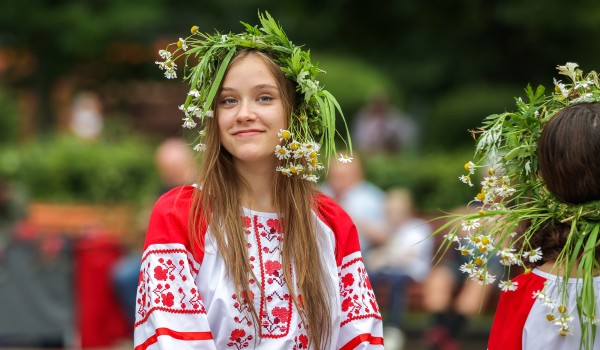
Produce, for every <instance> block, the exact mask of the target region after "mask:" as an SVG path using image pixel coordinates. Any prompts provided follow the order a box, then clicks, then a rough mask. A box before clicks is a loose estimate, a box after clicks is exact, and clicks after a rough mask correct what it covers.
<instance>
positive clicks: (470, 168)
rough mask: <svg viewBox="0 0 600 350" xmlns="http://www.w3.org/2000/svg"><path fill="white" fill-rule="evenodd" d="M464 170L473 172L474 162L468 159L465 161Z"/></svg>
mask: <svg viewBox="0 0 600 350" xmlns="http://www.w3.org/2000/svg"><path fill="white" fill-rule="evenodd" d="M465 170H466V171H468V172H469V174H475V163H473V162H471V161H469V162H467V163H465Z"/></svg>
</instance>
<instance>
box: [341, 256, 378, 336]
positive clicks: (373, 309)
mask: <svg viewBox="0 0 600 350" xmlns="http://www.w3.org/2000/svg"><path fill="white" fill-rule="evenodd" d="M338 275H339V277H340V296H341V299H342V312H343V314H342V323H341V326H343V325H345V324H347V323H349V322H352V321H353V320H357V319H363V318H376V319H379V320H380V319H381V314H380V313H379V307H378V306H377V301H376V300H375V293H373V288H372V287H371V281H369V277H368V276H367V270H366V269H365V267H364V264H363V261H362V258H355V259H352V260H350V261H348V262H346V263H345V264H343V265H342V267H341V269H340V271H339V273H338Z"/></svg>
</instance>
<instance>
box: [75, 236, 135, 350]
mask: <svg viewBox="0 0 600 350" xmlns="http://www.w3.org/2000/svg"><path fill="white" fill-rule="evenodd" d="M122 255H123V251H122V245H121V244H120V242H119V241H118V239H116V238H114V235H112V236H111V235H110V234H102V233H100V232H99V233H94V234H89V235H82V236H81V237H80V238H79V239H78V240H77V243H76V246H75V290H76V292H75V294H76V296H77V301H76V313H77V314H76V320H77V328H78V330H79V336H80V345H81V347H82V348H91V347H100V346H110V345H114V344H115V343H116V342H119V341H122V340H123V339H129V338H131V337H132V333H133V326H132V325H130V324H129V323H128V321H127V318H126V317H125V315H124V311H123V309H122V307H121V305H120V304H119V301H118V298H117V296H116V294H115V291H114V288H113V285H112V281H111V270H112V268H113V266H114V264H115V263H116V262H117V261H118V259H119V258H120V257H121V256H122Z"/></svg>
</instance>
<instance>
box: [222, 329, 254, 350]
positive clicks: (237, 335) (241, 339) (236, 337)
mask: <svg viewBox="0 0 600 350" xmlns="http://www.w3.org/2000/svg"><path fill="white" fill-rule="evenodd" d="M252 338H253V337H252V334H249V335H246V331H244V330H243V329H234V330H233V331H231V335H230V336H229V340H231V341H230V342H229V343H227V346H230V347H235V348H236V349H238V350H239V349H243V348H247V347H248V345H250V343H249V341H250V340H252Z"/></svg>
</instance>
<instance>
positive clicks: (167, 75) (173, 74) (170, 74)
mask: <svg viewBox="0 0 600 350" xmlns="http://www.w3.org/2000/svg"><path fill="white" fill-rule="evenodd" d="M165 78H167V79H175V78H177V72H175V70H173V69H169V70H168V71H166V72H165Z"/></svg>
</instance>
